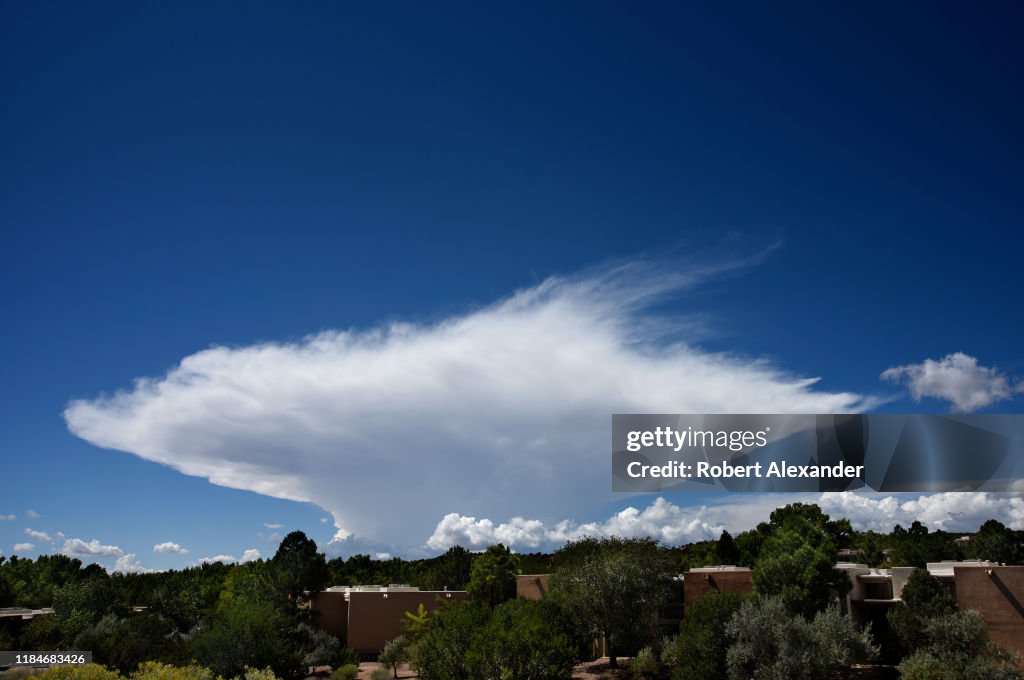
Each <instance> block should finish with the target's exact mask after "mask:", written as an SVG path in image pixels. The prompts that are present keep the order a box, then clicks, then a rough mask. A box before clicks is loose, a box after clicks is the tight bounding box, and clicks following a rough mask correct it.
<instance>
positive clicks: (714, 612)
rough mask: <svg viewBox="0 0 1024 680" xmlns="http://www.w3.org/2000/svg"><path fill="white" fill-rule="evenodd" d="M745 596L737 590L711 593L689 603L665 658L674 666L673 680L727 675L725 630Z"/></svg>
mask: <svg viewBox="0 0 1024 680" xmlns="http://www.w3.org/2000/svg"><path fill="white" fill-rule="evenodd" d="M742 601H743V600H742V599H741V598H740V596H739V595H737V594H735V593H708V594H707V595H705V596H704V597H702V598H700V599H698V600H697V601H696V602H694V603H693V605H692V606H691V607H690V611H689V612H687V614H686V619H685V620H683V622H682V624H680V626H679V637H678V638H676V640H675V643H674V644H673V645H671V646H669V647H667V648H666V649H671V650H672V651H671V652H669V653H668V658H665V656H664V653H663V657H662V660H663V661H664V662H665V663H666V664H667V665H668V666H669V668H672V669H673V671H672V678H673V680H719V679H720V678H723V677H725V673H726V669H725V654H726V651H727V650H728V648H729V642H730V639H729V637H728V635H727V634H726V632H725V627H726V625H727V624H728V623H729V620H730V619H731V618H732V616H733V614H735V613H736V610H737V609H739V607H740V603H741V602H742Z"/></svg>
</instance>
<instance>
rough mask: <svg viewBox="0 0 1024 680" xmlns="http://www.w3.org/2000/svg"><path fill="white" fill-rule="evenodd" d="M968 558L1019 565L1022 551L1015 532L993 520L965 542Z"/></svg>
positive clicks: (983, 525)
mask: <svg viewBox="0 0 1024 680" xmlns="http://www.w3.org/2000/svg"><path fill="white" fill-rule="evenodd" d="M965 552H966V553H967V556H968V557H972V558H974V559H977V560H991V561H993V562H1002V563H1004V564H1020V563H1021V561H1022V551H1021V547H1020V543H1019V541H1018V540H1017V536H1016V532H1014V531H1011V530H1010V529H1008V528H1006V526H1005V525H1004V524H1003V523H1002V522H1000V521H998V520H995V519H990V520H988V521H987V522H985V523H984V524H982V525H981V528H980V529H978V533H976V534H975V535H974V536H972V537H971V540H970V541H968V542H967V548H966V551H965Z"/></svg>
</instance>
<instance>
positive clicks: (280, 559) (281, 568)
mask: <svg viewBox="0 0 1024 680" xmlns="http://www.w3.org/2000/svg"><path fill="white" fill-rule="evenodd" d="M270 562H271V565H272V568H273V570H274V573H275V576H276V579H277V582H278V583H279V584H280V586H281V588H282V589H283V590H284V591H285V592H287V594H288V603H289V606H290V608H291V609H292V611H296V610H297V609H298V606H299V604H300V603H301V602H302V601H303V600H305V593H307V592H310V593H315V592H319V591H320V590H323V588H324V586H325V585H326V584H327V578H328V572H327V561H326V559H324V556H323V554H322V553H320V552H319V551H318V550H317V547H316V543H315V542H314V541H312V540H311V539H309V538H306V534H304V533H302V532H301V531H293V532H291V533H290V534H288V535H287V536H285V537H284V540H283V541H281V545H280V546H279V547H278V549H277V552H276V553H275V554H274V557H273V559H272V560H271V561H270Z"/></svg>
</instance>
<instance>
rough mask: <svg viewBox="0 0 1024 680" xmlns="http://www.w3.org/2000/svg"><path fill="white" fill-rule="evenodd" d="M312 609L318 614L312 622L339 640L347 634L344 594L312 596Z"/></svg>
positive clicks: (346, 611)
mask: <svg viewBox="0 0 1024 680" xmlns="http://www.w3.org/2000/svg"><path fill="white" fill-rule="evenodd" d="M312 607H313V610H314V611H317V612H320V615H319V616H317V617H316V618H315V619H314V621H315V622H316V624H317V625H318V626H320V627H321V628H323V629H324V630H326V631H327V632H328V633H330V634H331V635H333V636H335V637H336V638H338V639H339V640H344V639H345V635H346V634H347V633H348V602H346V601H345V593H330V592H322V593H317V594H316V595H314V596H313V601H312Z"/></svg>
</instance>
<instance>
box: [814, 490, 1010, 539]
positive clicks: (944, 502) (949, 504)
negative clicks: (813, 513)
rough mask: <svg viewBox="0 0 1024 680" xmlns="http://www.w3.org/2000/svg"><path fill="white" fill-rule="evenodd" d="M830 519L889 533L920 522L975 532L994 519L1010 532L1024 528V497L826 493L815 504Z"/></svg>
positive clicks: (972, 493) (859, 527) (984, 493)
mask: <svg viewBox="0 0 1024 680" xmlns="http://www.w3.org/2000/svg"><path fill="white" fill-rule="evenodd" d="M818 504H819V505H820V506H821V509H822V510H824V511H825V512H826V513H828V514H829V515H832V516H833V517H846V518H847V519H849V520H850V523H851V524H852V525H853V527H854V528H855V529H858V530H865V529H874V530H875V531H891V530H892V528H893V526H894V525H896V524H902V525H903V526H904V527H907V526H909V525H910V524H911V523H913V521H914V520H920V521H921V523H922V524H924V525H925V526H927V527H928V528H929V529H932V530H937V529H942V530H943V531H977V530H978V527H980V526H981V525H982V524H983V523H984V522H985V521H986V520H989V519H997V520H999V521H1000V522H1002V523H1003V524H1005V525H1007V526H1008V527H1010V528H1011V529H1018V530H1019V529H1024V497H1021V496H1017V495H1009V494H994V493H987V492H971V493H965V492H949V493H936V494H926V495H918V496H913V495H910V496H908V495H906V494H903V495H901V496H899V497H897V496H884V495H882V494H859V493H827V494H822V496H821V498H820V499H819V501H818Z"/></svg>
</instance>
